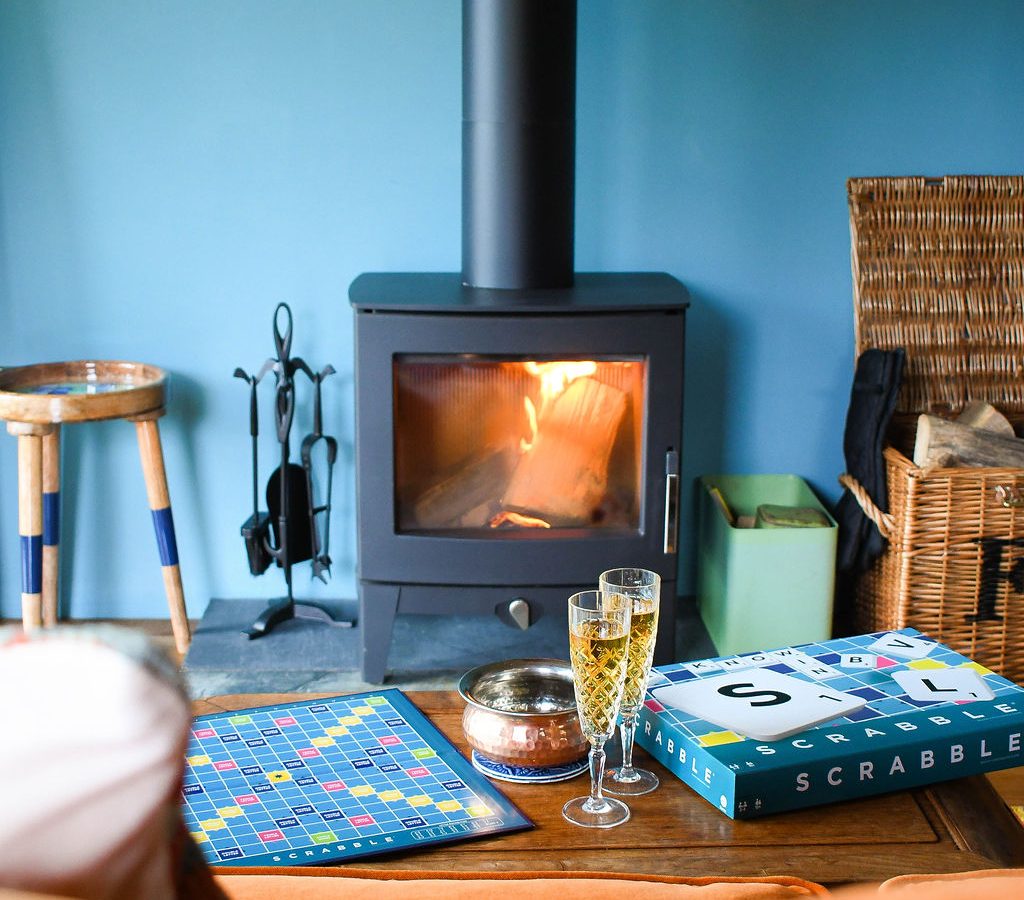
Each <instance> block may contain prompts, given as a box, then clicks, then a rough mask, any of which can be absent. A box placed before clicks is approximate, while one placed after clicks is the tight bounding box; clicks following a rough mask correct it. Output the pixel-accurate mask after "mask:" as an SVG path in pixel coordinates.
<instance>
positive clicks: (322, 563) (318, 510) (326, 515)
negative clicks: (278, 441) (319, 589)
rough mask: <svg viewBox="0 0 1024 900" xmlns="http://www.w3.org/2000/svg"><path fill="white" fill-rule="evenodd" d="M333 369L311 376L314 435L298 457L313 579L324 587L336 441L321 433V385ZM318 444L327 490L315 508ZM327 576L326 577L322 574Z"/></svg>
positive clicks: (328, 563) (328, 570)
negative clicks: (323, 457) (306, 506)
mask: <svg viewBox="0 0 1024 900" xmlns="http://www.w3.org/2000/svg"><path fill="white" fill-rule="evenodd" d="M334 372H335V368H334V366H332V365H326V366H324V367H323V369H321V370H320V371H319V372H317V373H316V374H315V375H313V376H312V378H313V387H314V389H315V391H316V393H315V394H314V395H313V432H312V434H307V435H306V436H305V437H304V438H303V439H302V448H301V451H300V455H301V458H302V468H303V470H304V471H305V473H306V495H307V497H308V498H309V500H308V503H309V533H310V537H311V539H312V542H313V558H312V560H313V577H314V578H319V579H320V580H321V581H322V582H323V583H324V584H327V577H326V575H330V574H331V557H330V555H329V550H330V544H331V487H332V484H333V480H334V463H335V461H336V460H337V458H338V442H337V440H336V439H335V438H333V437H331V436H330V435H328V434H324V433H323V416H322V414H321V406H320V385H321V383H322V382H323V380H324V379H325V378H326V377H327V376H328V375H333V374H334ZM318 441H323V442H324V447H325V448H326V450H327V457H326V458H327V489H326V492H325V496H324V500H325V502H324V503H323V504H321V505H319V506H318V505H317V503H316V500H315V497H316V494H315V491H314V484H313V447H314V446H315V445H316V443H317V442H318ZM320 514H323V519H322V520H321V521H322V522H323V538H322V539H321V535H320V528H319V523H318V522H317V518H316V517H317V516H318V515H320ZM325 573H326V575H325Z"/></svg>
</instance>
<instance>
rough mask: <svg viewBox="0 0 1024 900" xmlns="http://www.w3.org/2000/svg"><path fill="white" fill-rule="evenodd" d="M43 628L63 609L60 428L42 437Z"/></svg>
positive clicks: (50, 625) (49, 626)
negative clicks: (61, 603)
mask: <svg viewBox="0 0 1024 900" xmlns="http://www.w3.org/2000/svg"><path fill="white" fill-rule="evenodd" d="M42 588H43V603H42V607H43V625H45V626H46V627H47V628H52V627H53V626H54V625H56V624H57V618H58V610H59V608H60V426H59V425H55V426H54V427H53V431H51V432H50V433H49V434H47V435H44V436H43V585H42Z"/></svg>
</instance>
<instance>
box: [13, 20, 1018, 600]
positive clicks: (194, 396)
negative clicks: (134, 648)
mask: <svg viewBox="0 0 1024 900" xmlns="http://www.w3.org/2000/svg"><path fill="white" fill-rule="evenodd" d="M1022 33H1024V4H1020V3H1018V2H1015V0H1007V2H995V0H987V2H978V3H968V2H938V0H931V2H892V0H881V2H856V3H855V2H835V0H785V2H784V0H705V2H697V0H674V2H673V0H644V2H639V3H638V2H635V0H580V10H579V65H578V72H579V76H578V84H579V88H578V90H579V102H578V110H577V114H578V162H577V249H576V261H577V268H579V269H593V270H612V269H645V268H646V269H656V270H665V271H668V272H671V273H672V274H674V275H676V276H677V277H679V278H681V279H682V280H683V281H685V282H686V283H687V284H688V285H689V287H690V289H691V290H692V292H693V297H694V306H693V309H692V314H691V316H690V319H689V337H688V348H687V360H686V367H687V401H686V402H687V407H686V414H685V472H684V474H685V475H686V476H687V480H688V481H689V480H692V477H694V476H696V475H698V474H701V473H704V472H710V471H722V470H730V471H735V472H755V471H756V472H774V471H780V472H795V473H799V474H801V475H804V476H805V477H807V478H808V479H809V480H810V481H811V482H812V484H814V485H815V486H816V487H817V488H819V490H820V491H821V492H822V493H824V494H825V496H826V497H828V498H834V497H835V496H836V495H837V492H838V489H837V487H836V485H835V477H836V475H837V473H838V472H840V471H841V469H842V466H843V462H842V455H841V432H842V425H843V419H844V416H845V410H846V404H847V399H848V393H849V380H850V376H851V371H852V364H853V337H852V335H853V316H852V309H851V283H850V273H849V232H848V225H847V212H846V201H845V188H844V182H845V179H846V178H847V177H849V176H852V175H883V174H929V175H941V174H945V173H962V172H972V173H973V172H977V173H987V172H995V173H1004V172H1020V171H1021V160H1022V151H1024V54H1022V53H1021V52H1020V39H1021V36H1022ZM460 103H461V98H460V4H459V2H458V0H387V2H375V3H374V2H367V0H324V2H314V0H304V2H294V3H283V2H264V0H215V2H198V0H167V2H159V0H136V2H114V0H88V2H74V0H62V2H47V0H4V2H3V3H0V364H7V365H11V364H20V363H30V362H36V361H42V360H55V359H75V358H82V357H97V358H115V359H116V358H127V359H140V360H145V361H149V362H153V363H156V364H158V365H162V366H164V367H166V368H167V369H169V370H171V372H172V373H173V375H174V392H175V393H174V397H173V401H172V404H171V408H170V415H169V417H168V418H167V419H165V420H164V423H163V425H162V428H163V434H164V449H165V454H166V458H167V464H168V475H169V479H170V486H171V495H172V499H173V502H174V510H175V517H176V520H177V523H178V531H179V549H180V553H181V559H182V568H183V574H184V579H185V589H186V594H187V596H188V598H189V610H190V612H191V613H192V614H193V615H198V614H200V613H201V612H202V610H203V609H204V608H205V605H206V602H207V600H208V599H209V597H211V596H257V595H258V596H272V595H274V594H276V593H277V592H278V591H279V590H280V579H279V578H277V577H276V576H268V577H266V578H263V579H252V578H250V576H249V574H248V569H247V567H246V564H245V557H244V552H243V549H242V546H241V543H240V540H239V538H238V527H239V524H240V523H241V521H242V519H243V518H244V517H245V516H246V515H247V508H248V504H249V487H248V454H249V446H248V436H247V419H246V409H247V403H246V401H247V395H246V388H245V386H244V385H243V384H242V383H241V382H239V381H236V380H234V379H232V377H231V372H232V370H233V368H234V367H235V366H236V365H244V366H246V367H255V366H256V365H257V364H258V363H259V362H260V361H261V359H262V358H263V357H264V356H266V355H268V353H269V351H270V349H271V343H270V315H271V312H272V310H273V307H274V304H276V303H277V302H278V301H279V300H287V301H288V302H289V303H290V304H291V305H292V307H293V309H294V311H295V316H296V322H295V329H296V342H297V343H296V348H295V349H296V351H297V352H299V353H301V354H302V355H303V356H305V357H306V358H307V359H309V360H311V361H313V362H314V363H322V362H326V361H330V362H333V363H334V365H335V366H336V367H337V369H338V370H339V372H340V374H339V375H338V376H336V377H335V378H334V379H332V380H331V381H329V382H328V384H327V387H326V388H325V399H326V401H327V404H328V409H327V413H326V427H327V429H328V430H329V431H332V432H333V433H335V434H337V435H338V436H339V438H340V439H341V442H342V448H343V449H342V459H341V461H340V464H339V467H340V472H339V477H338V479H337V484H336V487H337V491H336V494H337V496H336V500H337V511H336V518H335V519H334V522H333V527H332V535H333V537H334V543H335V547H334V550H335V552H334V557H335V576H336V577H335V580H334V581H333V583H332V584H331V585H330V586H329V587H328V588H326V589H322V590H310V591H308V592H307V591H306V590H305V588H306V578H307V576H306V574H305V571H303V572H301V573H299V574H298V576H297V586H298V587H299V589H300V591H301V592H303V593H312V594H316V595H318V596H325V597H329V596H349V597H351V596H354V594H355V578H354V566H355V559H354V550H353V548H354V512H353V490H354V488H353V482H354V476H353V462H352V449H351V448H352V347H351V343H352V334H351V332H352V318H351V313H350V310H349V307H348V304H347V300H346V289H347V286H348V284H349V282H350V281H351V280H352V279H353V278H354V277H355V276H356V275H357V274H358V273H359V272H361V271H364V270H389V269H390V270H413V269H423V270H456V269H458V268H459V265H460V259H459V252H460V250H459V246H460V244H459V241H460V232H459V228H460V226H459V216H460V211H459V190H460V188H459V185H460V181H459V166H460V159H459V152H460V151H459V139H460V123H461V108H460ZM304 414H308V408H307V409H305V410H300V415H304ZM65 433H66V441H65V445H66V446H65V480H66V482H68V483H69V484H70V483H73V484H74V488H75V489H74V490H73V491H68V492H67V496H66V499H65V507H64V517H65V537H66V539H67V542H68V544H71V545H73V554H72V555H71V556H70V557H66V558H65V570H64V573H63V590H64V594H65V598H67V597H70V609H71V612H72V614H73V615H74V616H76V617H89V616H140V617H149V616H162V615H165V610H166V606H165V601H164V598H163V593H162V587H161V582H160V578H159V575H158V573H157V566H158V560H157V552H156V547H155V542H154V540H153V537H152V534H151V528H150V522H149V514H148V513H147V512H146V500H145V493H144V489H143V484H142V478H141V474H140V471H139V466H138V460H137V451H136V447H135V443H134V435H133V429H132V428H131V426H129V425H127V424H126V423H123V422H114V423H106V424H101V425H92V426H78V427H74V428H67V429H65ZM264 449H265V452H264V459H269V458H270V449H271V448H270V446H269V445H267V446H266V447H265V448H264ZM15 469H16V462H15V441H14V440H13V438H9V437H7V436H5V435H2V434H0V614H2V615H5V616H16V615H18V611H19V596H18V595H19V574H18V573H19V566H18V558H17V537H16V535H17V491H16V479H15ZM267 471H269V469H268V470H267ZM264 474H266V472H265V473H264ZM684 546H686V545H685V544H684ZM687 562H688V561H686V560H684V564H683V570H684V577H688V576H689V575H690V574H691V573H690V566H689V565H688V564H687Z"/></svg>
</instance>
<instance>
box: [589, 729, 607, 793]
mask: <svg viewBox="0 0 1024 900" xmlns="http://www.w3.org/2000/svg"><path fill="white" fill-rule="evenodd" d="M604 760H605V752H604V741H594V742H592V743H591V745H590V800H589V801H588V805H589V806H590V808H591V809H600V808H601V807H603V806H604V795H603V794H602V793H601V779H602V778H604Z"/></svg>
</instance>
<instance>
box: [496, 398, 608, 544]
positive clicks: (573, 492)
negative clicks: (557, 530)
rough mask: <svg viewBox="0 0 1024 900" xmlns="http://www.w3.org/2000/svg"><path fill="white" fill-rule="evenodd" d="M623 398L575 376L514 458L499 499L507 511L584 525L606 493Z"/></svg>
mask: <svg viewBox="0 0 1024 900" xmlns="http://www.w3.org/2000/svg"><path fill="white" fill-rule="evenodd" d="M627 399H628V398H627V395H626V393H625V392H624V391H621V390H619V389H618V388H616V387H612V386H611V385H607V384H603V383H602V382H600V381H597V380H595V379H593V378H578V379H576V380H575V381H574V382H572V384H570V385H569V386H568V387H567V388H566V389H565V391H564V392H563V393H562V394H560V395H559V396H558V397H557V398H556V399H555V400H554V401H553V402H552V403H551V404H550V405H549V406H548V407H547V408H546V409H545V411H544V413H543V415H542V416H541V418H540V421H539V422H538V426H537V437H536V440H535V441H534V442H533V447H532V449H531V450H529V451H528V452H526V453H524V454H523V455H522V456H521V457H520V458H519V464H518V465H517V466H516V468H515V471H514V472H513V473H512V479H511V481H510V482H509V485H508V490H507V491H506V492H505V496H504V498H503V500H504V502H503V506H504V508H505V509H507V510H512V511H517V512H523V513H528V514H530V515H534V516H540V517H542V518H544V519H545V520H548V521H552V522H557V523H559V524H581V525H583V524H588V523H590V521H591V519H592V518H593V517H594V515H595V514H596V511H597V510H598V509H599V507H600V506H601V503H602V502H603V500H604V497H605V494H606V492H607V489H608V460H609V457H610V456H611V451H612V447H613V445H614V444H615V437H616V435H617V434H618V430H619V426H620V424H621V423H622V417H623V415H624V414H625V412H626V405H627Z"/></svg>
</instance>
